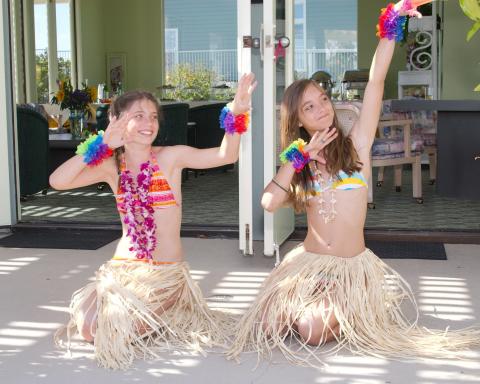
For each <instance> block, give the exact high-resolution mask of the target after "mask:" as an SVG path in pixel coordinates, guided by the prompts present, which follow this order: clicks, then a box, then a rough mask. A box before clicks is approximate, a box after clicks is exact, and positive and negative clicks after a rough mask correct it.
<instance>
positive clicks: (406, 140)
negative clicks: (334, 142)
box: [335, 103, 423, 209]
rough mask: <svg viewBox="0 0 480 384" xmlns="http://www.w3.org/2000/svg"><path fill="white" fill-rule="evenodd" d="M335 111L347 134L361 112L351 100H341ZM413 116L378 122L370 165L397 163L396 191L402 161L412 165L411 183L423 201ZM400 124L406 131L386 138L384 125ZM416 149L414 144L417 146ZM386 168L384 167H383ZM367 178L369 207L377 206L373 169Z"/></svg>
mask: <svg viewBox="0 0 480 384" xmlns="http://www.w3.org/2000/svg"><path fill="white" fill-rule="evenodd" d="M335 111H336V113H337V118H338V120H339V124H340V126H341V128H342V130H343V132H344V133H345V134H346V135H348V134H350V130H351V129H352V127H353V125H354V123H355V121H356V120H357V119H358V117H359V116H360V109H359V108H358V107H357V106H355V105H351V104H344V103H342V104H339V105H335ZM411 124H412V122H411V120H388V121H382V122H379V125H378V129H379V132H382V134H379V136H382V137H379V138H376V139H375V140H374V143H373V146H372V157H371V167H372V170H373V167H385V166H390V165H391V166H394V169H395V186H396V190H397V191H401V183H402V171H403V164H411V165H412V184H413V197H414V198H415V199H416V201H417V202H418V203H423V198H422V173H421V163H420V154H421V152H420V151H419V150H413V151H412V143H411V136H410V128H411ZM387 126H388V127H397V126H399V127H401V129H402V130H403V135H402V136H401V137H400V136H397V137H396V138H395V139H393V138H392V139H388V138H385V137H384V135H383V132H384V130H383V128H384V127H387ZM414 149H415V148H414ZM381 169H382V170H383V168H381ZM370 175H371V176H370V177H369V179H368V207H369V208H372V209H374V208H375V204H374V202H373V188H372V176H373V173H372V172H371V173H370ZM378 177H379V179H378V182H377V186H381V185H382V184H383V171H382V172H380V171H379V176H378Z"/></svg>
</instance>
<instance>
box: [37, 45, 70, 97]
mask: <svg viewBox="0 0 480 384" xmlns="http://www.w3.org/2000/svg"><path fill="white" fill-rule="evenodd" d="M35 63H36V74H35V76H36V84H37V100H38V103H42V104H47V103H49V102H50V95H49V94H48V57H47V52H46V51H45V52H44V53H41V54H37V55H36V57H35ZM71 67H72V65H71V62H70V60H66V59H64V58H63V57H59V58H58V80H66V79H68V78H70V73H71V71H70V68H71ZM55 80H56V79H55Z"/></svg>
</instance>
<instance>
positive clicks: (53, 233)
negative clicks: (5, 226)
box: [0, 228, 122, 249]
mask: <svg viewBox="0 0 480 384" xmlns="http://www.w3.org/2000/svg"><path fill="white" fill-rule="evenodd" d="M121 235H122V232H121V231H118V230H104V229H100V230H96V229H81V230H78V229H58V228H55V229H53V228H16V229H15V232H13V233H12V234H11V235H8V236H6V237H4V238H3V239H0V247H6V248H52V249H98V248H100V247H103V246H104V245H106V244H108V243H110V242H112V241H113V240H116V239H119V238H120V237H121Z"/></svg>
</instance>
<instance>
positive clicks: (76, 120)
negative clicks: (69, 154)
mask: <svg viewBox="0 0 480 384" xmlns="http://www.w3.org/2000/svg"><path fill="white" fill-rule="evenodd" d="M69 119H70V133H71V134H72V139H73V140H80V139H82V138H83V136H82V133H83V126H84V123H85V113H84V112H83V111H81V110H78V109H71V110H70V118H69Z"/></svg>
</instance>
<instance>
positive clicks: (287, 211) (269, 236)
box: [262, 0, 295, 261]
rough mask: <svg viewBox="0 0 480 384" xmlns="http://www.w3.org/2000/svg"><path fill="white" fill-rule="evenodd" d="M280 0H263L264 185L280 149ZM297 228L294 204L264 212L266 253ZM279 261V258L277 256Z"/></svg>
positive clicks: (288, 4)
mask: <svg viewBox="0 0 480 384" xmlns="http://www.w3.org/2000/svg"><path fill="white" fill-rule="evenodd" d="M281 1H282V2H283V4H282V5H283V6H284V7H285V36H287V37H288V38H289V39H290V45H289V46H288V47H287V48H286V49H285V75H284V76H285V77H284V82H285V88H286V87H287V86H288V85H290V84H291V83H292V82H293V80H294V79H293V54H294V47H293V42H294V36H293V31H294V14H293V3H294V0H281ZM276 6H277V0H264V1H263V28H262V31H263V32H262V33H263V36H262V42H263V47H262V48H263V62H264V73H263V75H264V105H263V110H264V153H263V155H264V173H263V175H264V185H265V186H266V185H268V184H269V183H270V181H271V180H272V178H273V177H274V176H275V174H276V172H277V167H278V166H279V164H278V153H277V139H278V137H279V135H278V132H277V130H278V129H279V127H277V124H278V120H279V119H278V116H279V105H277V77H276V73H277V63H276V58H275V54H276V37H277V9H276V8H277V7H276ZM294 229H295V215H294V212H293V209H292V208H280V209H278V210H277V211H276V212H274V213H271V212H267V211H265V212H264V249H263V253H264V255H265V256H274V255H275V254H276V255H277V257H278V252H279V251H278V249H279V247H280V245H281V244H282V243H283V242H284V241H285V240H286V239H287V238H288V237H289V236H290V234H291V233H292V232H293V231H294ZM277 261H278V260H277Z"/></svg>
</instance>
